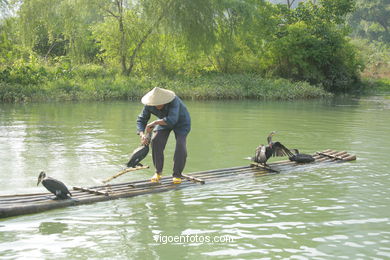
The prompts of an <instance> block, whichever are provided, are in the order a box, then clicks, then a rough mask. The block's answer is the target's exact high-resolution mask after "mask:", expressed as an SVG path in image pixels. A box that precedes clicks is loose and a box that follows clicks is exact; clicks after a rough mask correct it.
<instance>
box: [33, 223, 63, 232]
mask: <svg viewBox="0 0 390 260" xmlns="http://www.w3.org/2000/svg"><path fill="white" fill-rule="evenodd" d="M67 229H68V225H67V224H65V223H61V222H41V224H40V225H39V232H40V233H41V234H42V235H51V234H57V233H63V232H64V231H66V230H67Z"/></svg>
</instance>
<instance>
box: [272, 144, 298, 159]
mask: <svg viewBox="0 0 390 260" xmlns="http://www.w3.org/2000/svg"><path fill="white" fill-rule="evenodd" d="M272 150H273V154H272V156H293V155H294V154H293V153H292V152H291V151H290V150H289V149H287V148H286V147H285V146H284V145H282V144H281V143H280V142H275V143H273V144H272Z"/></svg>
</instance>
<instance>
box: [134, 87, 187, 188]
mask: <svg viewBox="0 0 390 260" xmlns="http://www.w3.org/2000/svg"><path fill="white" fill-rule="evenodd" d="M141 102H142V103H143V104H144V105H145V106H144V108H143V110H142V112H141V114H140V115H139V116H138V119H137V132H138V134H139V135H140V137H141V142H142V143H143V144H147V143H148V139H147V138H146V136H147V134H148V133H149V132H150V131H152V130H153V129H154V131H155V134H154V136H153V138H152V143H151V144H152V156H153V164H154V167H155V168H156V173H155V174H154V176H153V177H152V178H151V180H150V181H151V182H158V181H160V179H161V176H162V171H163V166H164V149H165V145H166V143H167V141H168V137H169V134H170V133H171V131H172V130H173V132H174V133H175V137H176V149H175V155H174V157H173V161H174V165H173V174H172V175H173V183H175V184H179V183H181V177H182V175H181V174H182V172H183V169H184V166H185V164H186V159H187V144H186V139H187V135H188V133H189V132H190V130H191V118H190V114H189V113H188V110H187V107H186V106H185V105H184V103H183V101H182V100H181V99H180V98H179V97H178V96H176V94H175V93H174V92H173V91H171V90H167V89H162V88H158V87H155V88H154V89H153V90H151V91H149V92H148V93H147V94H146V95H145V96H143V97H142V100H141ZM151 114H153V115H155V116H156V117H157V118H158V119H157V120H155V121H153V122H151V123H148V121H149V119H150V115H151Z"/></svg>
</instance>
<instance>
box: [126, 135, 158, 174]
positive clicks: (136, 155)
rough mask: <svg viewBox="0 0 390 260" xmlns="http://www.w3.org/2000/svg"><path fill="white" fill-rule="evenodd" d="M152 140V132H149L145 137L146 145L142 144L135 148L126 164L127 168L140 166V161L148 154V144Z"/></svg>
mask: <svg viewBox="0 0 390 260" xmlns="http://www.w3.org/2000/svg"><path fill="white" fill-rule="evenodd" d="M151 138H152V132H150V133H149V134H148V136H147V139H148V143H147V144H146V145H144V144H142V145H140V146H139V147H137V148H136V149H135V150H134V151H133V153H132V154H131V155H130V159H129V161H128V162H127V164H126V165H127V167H128V168H134V167H136V166H142V164H141V161H142V160H143V159H145V157H146V155H148V153H149V144H150V140H151Z"/></svg>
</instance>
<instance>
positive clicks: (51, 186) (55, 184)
mask: <svg viewBox="0 0 390 260" xmlns="http://www.w3.org/2000/svg"><path fill="white" fill-rule="evenodd" d="M42 185H43V186H45V188H46V189H47V190H48V191H50V192H51V193H53V194H54V195H56V196H57V195H58V196H59V197H67V196H68V195H67V194H70V195H71V196H72V194H71V193H70V192H69V190H68V188H67V187H66V186H65V184H64V183H62V182H61V181H59V180H56V179H53V178H50V177H47V178H45V179H44V180H43V181H42Z"/></svg>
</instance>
